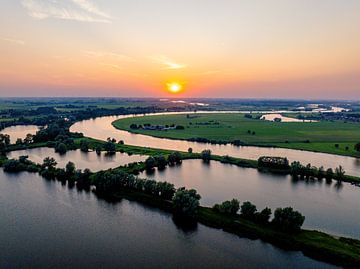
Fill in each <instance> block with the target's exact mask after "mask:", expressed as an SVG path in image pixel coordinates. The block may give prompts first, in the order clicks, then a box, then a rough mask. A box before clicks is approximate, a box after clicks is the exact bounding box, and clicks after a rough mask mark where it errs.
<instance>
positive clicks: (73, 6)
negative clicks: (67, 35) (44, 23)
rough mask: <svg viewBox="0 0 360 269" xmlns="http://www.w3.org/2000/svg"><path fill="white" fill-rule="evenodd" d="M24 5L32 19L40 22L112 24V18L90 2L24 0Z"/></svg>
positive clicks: (82, 0)
mask: <svg viewBox="0 0 360 269" xmlns="http://www.w3.org/2000/svg"><path fill="white" fill-rule="evenodd" d="M22 5H23V7H24V8H26V10H27V12H28V14H29V15H30V16H31V17H33V18H35V19H39V20H43V19H47V18H55V19H62V20H74V21H80V22H102V23H111V20H110V19H111V16H110V15H109V14H107V13H105V12H103V11H101V10H99V8H97V7H96V6H95V4H93V3H91V2H90V1H88V0H62V1H57V0H23V1H22Z"/></svg>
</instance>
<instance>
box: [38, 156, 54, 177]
mask: <svg viewBox="0 0 360 269" xmlns="http://www.w3.org/2000/svg"><path fill="white" fill-rule="evenodd" d="M56 165H57V162H56V161H55V159H54V158H50V157H46V158H45V159H44V161H43V164H42V166H41V171H40V174H41V175H42V176H43V177H45V178H49V179H53V178H55V176H56Z"/></svg>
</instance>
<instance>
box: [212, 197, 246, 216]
mask: <svg viewBox="0 0 360 269" xmlns="http://www.w3.org/2000/svg"><path fill="white" fill-rule="evenodd" d="M239 208H240V202H239V201H238V200H237V199H232V200H231V201H225V202H223V203H222V204H220V205H219V204H215V205H214V207H213V209H214V210H215V211H217V212H220V213H225V214H230V215H236V213H237V212H238V211H239Z"/></svg>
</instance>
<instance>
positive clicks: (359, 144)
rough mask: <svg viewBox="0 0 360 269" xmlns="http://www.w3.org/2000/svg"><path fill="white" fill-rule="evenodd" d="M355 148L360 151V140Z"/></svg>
mask: <svg viewBox="0 0 360 269" xmlns="http://www.w3.org/2000/svg"><path fill="white" fill-rule="evenodd" d="M354 149H355V150H356V151H358V152H360V142H359V143H357V144H356V145H355V147H354Z"/></svg>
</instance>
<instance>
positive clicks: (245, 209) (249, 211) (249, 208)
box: [241, 201, 257, 219]
mask: <svg viewBox="0 0 360 269" xmlns="http://www.w3.org/2000/svg"><path fill="white" fill-rule="evenodd" d="M256 211H257V209H256V206H255V205H254V204H252V203H250V202H249V201H246V202H244V203H243V204H242V205H241V215H242V216H243V217H244V218H246V219H253V218H254V216H255V213H256Z"/></svg>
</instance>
